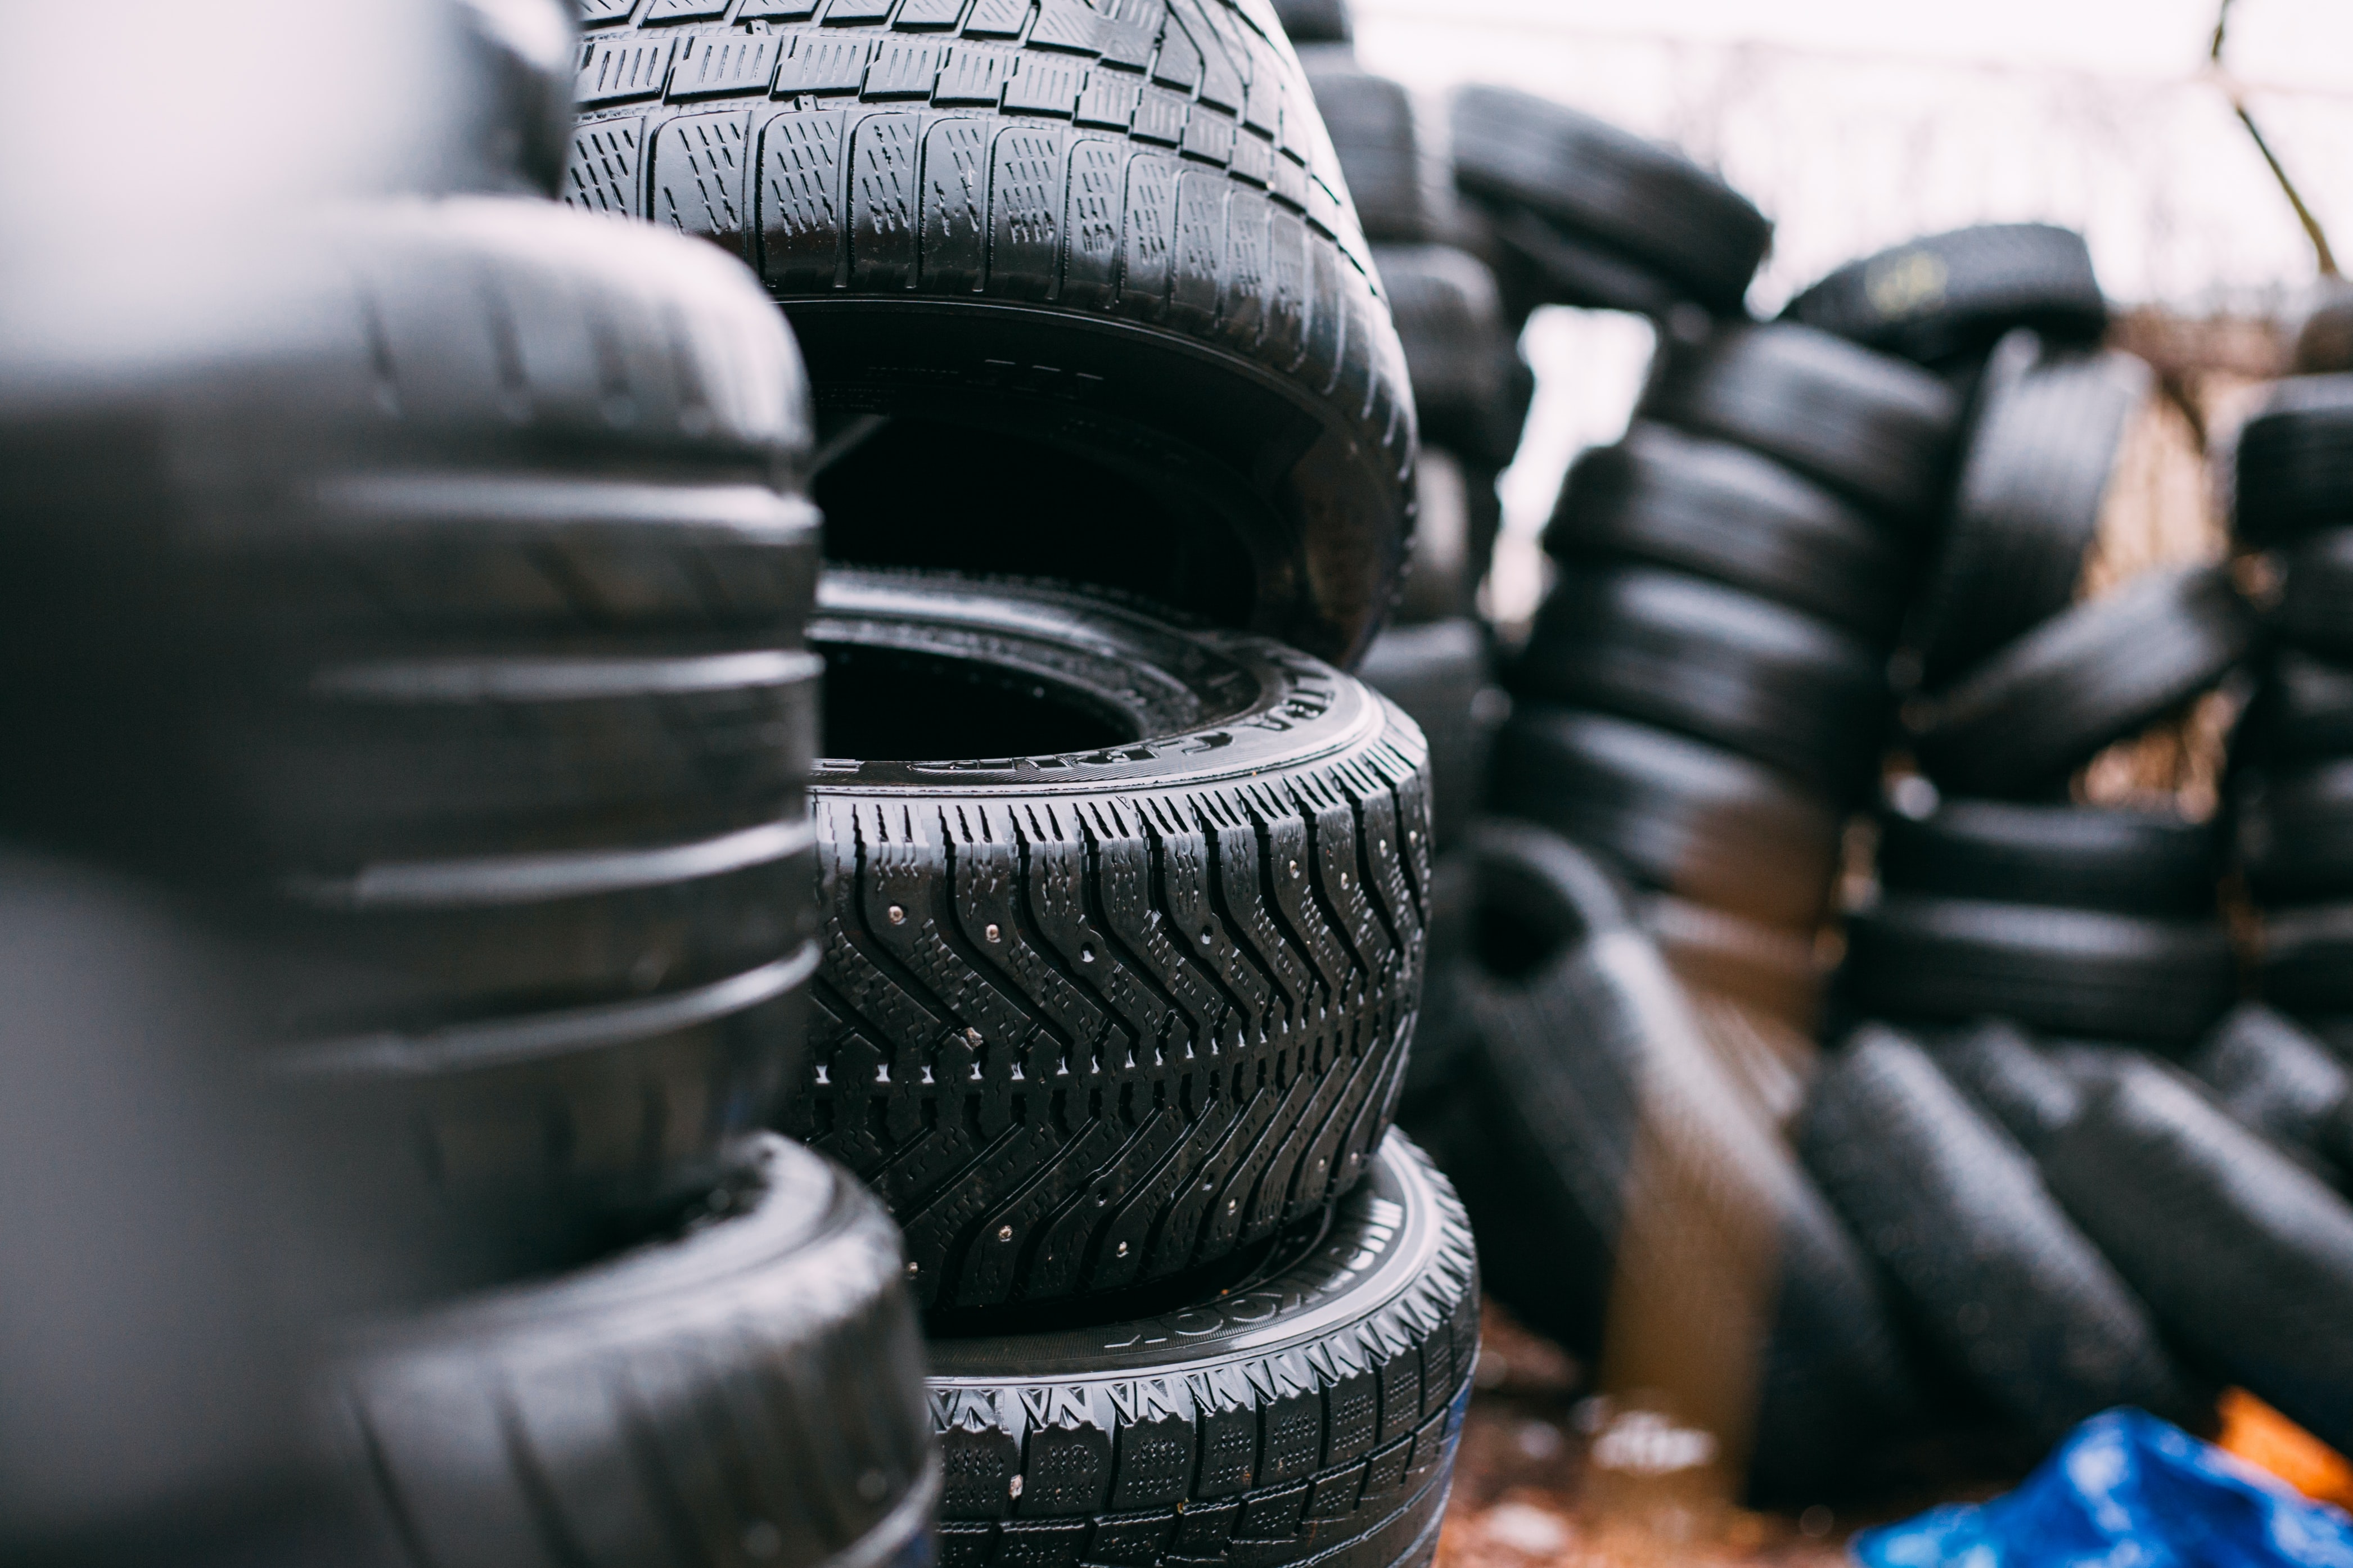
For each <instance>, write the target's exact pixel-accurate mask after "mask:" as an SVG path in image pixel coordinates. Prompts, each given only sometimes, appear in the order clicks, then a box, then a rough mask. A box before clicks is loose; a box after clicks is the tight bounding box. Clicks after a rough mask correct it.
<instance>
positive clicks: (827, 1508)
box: [331, 1137, 940, 1568]
mask: <svg viewBox="0 0 2353 1568" xmlns="http://www.w3.org/2000/svg"><path fill="white" fill-rule="evenodd" d="M337 1348H338V1352H339V1356H338V1364H337V1367H336V1370H335V1374H334V1376H333V1377H332V1380H331V1387H332V1394H333V1399H334V1405H335V1414H336V1416H337V1418H338V1424H337V1430H338V1431H339V1433H340V1434H341V1435H342V1436H343V1440H344V1443H345V1447H346V1451H347V1453H348V1456H349V1459H350V1465H351V1472H352V1478H353V1483H354V1485H355V1487H356V1488H357V1489H359V1490H361V1491H362V1492H363V1493H364V1495H365V1496H366V1497H367V1499H368V1500H369V1501H370V1503H371V1505H372V1507H373V1509H374V1510H375V1517H376V1520H377V1523H378V1526H379V1529H380V1531H381V1532H382V1534H383V1536H384V1538H385V1542H386V1543H387V1545H389V1546H390V1547H391V1548H392V1552H391V1555H392V1556H393V1557H394V1559H395V1560H396V1561H398V1562H401V1563H413V1564H417V1565H419V1568H422V1565H423V1564H427V1563H431V1564H436V1565H438V1568H476V1565H479V1568H491V1565H494V1564H495V1565H497V1568H568V1565H570V1564H574V1563H581V1562H596V1563H628V1562H665V1563H686V1564H697V1565H699V1564H712V1565H713V1568H715V1565H717V1564H721V1563H740V1562H743V1561H744V1560H745V1559H746V1558H749V1559H752V1560H754V1561H756V1560H760V1559H775V1560H776V1561H780V1562H787V1563H824V1564H838V1565H839V1568H919V1565H920V1564H922V1563H926V1562H928V1561H930V1560H931V1554H932V1540H931V1536H932V1519H931V1515H932V1510H933V1509H934V1506H935V1504H936V1502H937V1500H938V1497H939V1493H940V1468H939V1460H938V1458H937V1456H936V1455H935V1454H934V1451H933V1448H932V1445H931V1442H930V1440H929V1433H928V1432H927V1430H926V1423H925V1418H924V1411H923V1346H922V1344H921V1342H920V1341H919V1339H918V1336H917V1331H916V1322H915V1315H914V1313H913V1310H911V1307H910V1304H909V1301H908V1298H907V1292H906V1289H905V1284H904V1272H903V1269H902V1265H901V1262H900V1253H899V1247H898V1239H897V1237H896V1236H895V1235H894V1234H893V1233H892V1228H891V1224H890V1222H889V1220H887V1219H886V1218H884V1217H883V1215H882V1212H881V1206H880V1205H877V1204H876V1203H875V1202H874V1200H873V1199H872V1198H871V1197H870V1196H869V1195H867V1194H865V1193H864V1192H862V1191H861V1190H860V1188H859V1187H858V1186H857V1184H855V1183H853V1182H851V1181H850V1180H849V1177H848V1176H847V1175H846V1174H845V1173H843V1172H841V1171H840V1170H839V1168H838V1167H835V1166H833V1165H831V1164H829V1163H827V1162H825V1161H823V1160H820V1159H818V1158H816V1157H815V1156H813V1155H811V1154H810V1153H809V1152H807V1150H804V1149H799V1148H796V1147H794V1146H793V1145H791V1144H788V1143H786V1142H784V1140H782V1139H779V1138H775V1137H767V1138H763V1139H760V1140H757V1141H755V1142H754V1143H753V1144H752V1145H750V1146H749V1147H748V1148H747V1149H746V1150H745V1151H744V1152H743V1153H742V1154H741V1155H740V1156H739V1159H738V1162H737V1163H736V1165H735V1167H734V1169H733V1172H732V1173H731V1175H730V1179H729V1180H728V1182H727V1184H725V1185H723V1186H722V1187H720V1188H719V1189H718V1190H717V1192H716V1193H715V1194H712V1196H711V1197H710V1198H708V1199H707V1200H706V1201H705V1202H704V1204H703V1205H702V1206H701V1208H700V1210H699V1211H698V1213H697V1214H696V1215H695V1216H694V1217H692V1218H691V1220H690V1221H688V1222H687V1223H684V1224H682V1225H681V1226H678V1227H677V1229H676V1230H675V1232H674V1233H673V1234H671V1235H670V1236H669V1237H665V1238H663V1239H660V1240H657V1241H653V1242H649V1243H647V1244H645V1245H643V1246H640V1247H637V1248H635V1249H633V1250H631V1251H628V1252H625V1253H623V1254H621V1255H620V1256H618V1257H617V1258H611V1259H609V1260H607V1261H606V1262H603V1263H600V1264H598V1265H596V1267H595V1268H589V1269H586V1270H583V1271H581V1272H579V1273H576V1274H571V1275H566V1276H564V1277H561V1278H558V1279H551V1280H547V1281H544V1282H541V1283H534V1284H531V1285H524V1286H518V1287H515V1288H513V1289H508V1290H504V1291H501V1292H498V1293H495V1294H491V1295H486V1296H481V1297H477V1298H471V1299H468V1300H460V1301H458V1302H454V1303H452V1304H450V1305H448V1306H447V1307H444V1308H440V1309H438V1310H434V1311H432V1312H429V1313H426V1314H423V1315H421V1316H418V1317H416V1318H413V1319H407V1320H396V1321H381V1322H376V1323H373V1324H370V1325H367V1326H365V1327H364V1328H362V1329H358V1330H355V1331H352V1332H351V1333H349V1334H348V1335H347V1336H346V1337H345V1338H344V1340H343V1342H340V1344H339V1345H338V1347H337Z"/></svg>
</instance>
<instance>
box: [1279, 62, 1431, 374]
mask: <svg viewBox="0 0 2353 1568" xmlns="http://www.w3.org/2000/svg"><path fill="white" fill-rule="evenodd" d="M1300 64H1301V65H1302V66H1303V68H1305V70H1306V72H1307V85H1308V88H1309V89H1310V90H1311V91H1313V92H1314V96H1315V111H1316V112H1317V113H1318V114H1320V115H1322V116H1323V117H1324V130H1325V131H1326V132H1328V133H1329V134H1330V136H1331V138H1332V150H1333V152H1334V153H1336V154H1338V156H1339V160H1340V173H1341V174H1342V176H1343V177H1344V178H1345V180H1346V181H1347V187H1348V196H1349V199H1350V201H1351V202H1352V203H1353V204H1354V205H1355V206H1356V221H1357V222H1358V223H1359V224H1361V225H1362V226H1363V227H1364V233H1365V237H1366V239H1367V240H1369V241H1371V242H1372V243H1373V244H1374V245H1376V246H1379V245H1427V244H1429V243H1430V241H1431V240H1433V239H1435V238H1437V237H1438V236H1439V234H1440V231H1441V230H1442V228H1443V227H1444V224H1443V220H1442V217H1441V215H1440V214H1439V213H1437V212H1434V211H1432V210H1431V205H1432V197H1433V195H1435V193H1433V191H1432V190H1431V188H1430V182H1429V180H1428V178H1427V177H1426V169H1427V163H1428V159H1427V156H1426V154H1425V153H1424V151H1423V148H1422V144H1421V131H1420V126H1419V120H1418V118H1417V117H1416V115H1415V113H1414V103H1413V95H1412V94H1411V93H1410V92H1409V91H1407V90H1406V88H1405V84H1404V83H1402V82H1399V81H1396V80H1393V79H1390V78H1388V77H1385V76H1380V75H1377V74H1376V73H1375V72H1372V71H1368V70H1366V69H1365V68H1362V67H1361V66H1359V65H1357V64H1356V59H1355V57H1354V55H1353V54H1349V55H1345V56H1342V57H1340V58H1331V57H1330V56H1329V55H1326V54H1324V53H1314V52H1311V53H1310V54H1307V55H1304V56H1302V57H1301V59H1300ZM1374 259H1375V260H1376V262H1377V261H1378V259H1379V252H1378V251H1375V252H1374ZM1377 275H1378V276H1379V278H1380V279H1381V281H1382V282H1383V283H1384V284H1386V283H1387V282H1388V273H1387V272H1386V271H1379V272H1378V273H1377ZM1384 292H1386V290H1384ZM1390 303H1391V305H1392V306H1393V307H1394V305H1395V303H1396V301H1395V300H1394V298H1392V299H1391V301H1390ZM1408 363H1410V361H1409V362H1408Z"/></svg>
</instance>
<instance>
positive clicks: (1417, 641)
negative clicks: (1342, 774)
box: [1356, 620, 1510, 853]
mask: <svg viewBox="0 0 2353 1568" xmlns="http://www.w3.org/2000/svg"><path fill="white" fill-rule="evenodd" d="M1356 673H1357V677H1358V679H1362V680H1363V681H1364V683H1365V684H1366V685H1367V686H1369V687H1371V688H1372V689H1374V690H1376V691H1377V692H1379V693H1380V694H1381V695H1382V696H1384V697H1386V698H1388V700H1390V701H1392V702H1394V703H1396V704H1397V705H1398V707H1399V708H1402V709H1404V710H1405V714H1406V717H1407V718H1409V719H1411V720H1412V721H1414V722H1415V723H1416V724H1417V725H1419V726H1420V729H1421V732H1422V735H1423V737H1424V739H1425V740H1427V741H1428V742H1429V744H1430V843H1431V845H1432V847H1433V848H1434V849H1435V850H1436V851H1437V852H1440V853H1442V852H1444V851H1446V850H1448V849H1451V848H1453V847H1455V846H1457V845H1459V844H1461V842H1462V841H1463V839H1464V838H1465V837H1467V836H1468V835H1469V833H1470V831H1471V825H1472V822H1473V821H1474V820H1475V819H1476V818H1477V817H1478V816H1479V815H1480V813H1482V811H1483V810H1485V808H1486V805H1487V768H1488V763H1489V761H1490V759H1491V758H1492V756H1493V752H1494V749H1495V731H1497V730H1498V729H1500V728H1501V727H1502V723H1503V718H1504V712H1505V711H1507V710H1508V709H1509V707H1510V703H1509V700H1507V699H1505V698H1504V694H1503V693H1502V692H1501V691H1498V690H1497V689H1495V688H1494V685H1493V681H1492V680H1491V679H1490V677H1489V675H1488V672H1487V631H1486V628H1485V627H1484V626H1481V625H1480V624H1479V623H1478V622H1476V621H1472V620H1451V621H1437V622H1433V623H1432V624H1430V625H1429V626H1394V627H1391V628H1390V629H1389V630H1388V631H1386V632H1384V633H1382V634H1381V638H1380V640H1379V641H1378V642H1376V643H1375V644H1373V648H1372V651H1371V652H1370V653H1368V654H1366V656H1365V662H1364V663H1363V665H1361V666H1360V667H1358V668H1357V672H1356Z"/></svg>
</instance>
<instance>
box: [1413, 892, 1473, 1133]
mask: <svg viewBox="0 0 2353 1568" xmlns="http://www.w3.org/2000/svg"><path fill="white" fill-rule="evenodd" d="M1477 884H1478V873H1477V868H1475V867H1474V866H1473V865H1472V860H1471V857H1470V856H1469V855H1468V854H1466V853H1463V852H1461V851H1457V852H1455V853H1453V854H1449V855H1440V856H1439V857H1438V858H1436V859H1434V860H1432V861H1431V862H1430V964H1429V975H1430V978H1429V979H1428V981H1427V982H1426V983H1425V984H1423V985H1422V988H1421V1012H1420V1015H1419V1016H1418V1017H1417V1018H1416V1019H1415V1020H1414V1026H1413V1048H1412V1050H1411V1052H1410V1054H1409V1056H1408V1058H1407V1059H1406V1064H1405V1092H1404V1094H1403V1095H1402V1096H1401V1097H1400V1098H1399V1100H1398V1124H1399V1125H1400V1126H1402V1127H1404V1128H1406V1129H1407V1130H1408V1131H1412V1130H1413V1129H1414V1128H1415V1127H1416V1126H1418V1125H1419V1124H1420V1123H1421V1122H1423V1121H1426V1120H1428V1116H1427V1114H1426V1113H1427V1112H1429V1111H1430V1110H1433V1109H1434V1108H1440V1107H1442V1106H1443V1105H1445V1104H1446V1103H1448V1102H1451V1100H1454V1099H1455V1098H1457V1090H1458V1089H1460V1088H1461V1083H1462V1079H1463V1075H1464V1072H1465V1070H1466V1068H1467V1064H1468V1061H1469V1058H1470V1055H1471V1053H1472V1051H1473V1050H1474V1049H1476V1048H1477V1037H1476V1034H1477V1027H1478V1026H1477V1023H1476V1021H1475V1020H1473V1019H1472V1016H1471V1004H1470V1001H1469V999H1468V998H1467V997H1466V996H1464V994H1463V991H1462V986H1463V977H1464V976H1465V975H1466V974H1467V973H1469V971H1468V970H1467V968H1466V967H1465V965H1466V964H1467V963H1468V962H1469V960H1470V955H1471V944H1472V940H1473V937H1474V935H1475V932H1474V931H1473V929H1472V917H1473V915H1474V913H1475V901H1476V893H1477Z"/></svg>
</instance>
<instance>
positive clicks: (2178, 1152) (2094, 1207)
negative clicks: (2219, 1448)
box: [2042, 1058, 2353, 1447]
mask: <svg viewBox="0 0 2353 1568" xmlns="http://www.w3.org/2000/svg"><path fill="white" fill-rule="evenodd" d="M2105 1078H2106V1081H2105V1082H2103V1083H2100V1084H2097V1085H2095V1086H2094V1087H2093V1088H2091V1089H2088V1090H2087V1092H2086V1093H2085V1096H2084V1106H2083V1109H2082V1110H2081V1111H2080V1112H2079V1113H2078V1114H2077V1116H2076V1117H2075V1119H2074V1121H2072V1122H2071V1123H2069V1124H2068V1125H2067V1126H2066V1127H2065V1128H2063V1130H2061V1131H2059V1132H2058V1133H2056V1134H2054V1135H2053V1136H2052V1139H2051V1140H2050V1142H2048V1143H2047V1144H2046V1145H2045V1146H2044V1148H2043V1150H2042V1173H2043V1179H2044V1181H2045V1182H2047V1183H2048V1184H2050V1186H2051V1189H2052V1192H2054V1193H2055V1194H2058V1197H2059V1201H2060V1202H2061V1203H2062V1204H2063V1205H2066V1208H2067V1212H2068V1213H2069V1214H2070V1215H2073V1217H2074V1219H2075V1222H2076V1224H2078V1225H2080V1226H2083V1228H2084V1232H2085V1234H2087V1235H2088V1236H2090V1237H2091V1238H2092V1239H2093V1240H2094V1242H2096V1243H2098V1245H2099V1247H2100V1250H2101V1251H2103V1252H2105V1254H2107V1257H2108V1261H2109V1262H2110V1263H2112V1264H2114V1265H2115V1266H2116V1272H2118V1273H2119V1274H2122V1275H2123V1276H2124V1277H2125V1279H2126V1281H2127V1282H2128V1283H2130V1284H2131V1285H2132V1287H2133V1288H2134V1289H2136V1290H2137V1291H2138V1292H2139V1293H2140V1295H2141V1298H2142V1299H2143V1300H2146V1301H2147V1302H2148V1304H2149V1306H2150V1307H2151V1308H2152V1309H2154V1310H2155V1311H2156V1312H2157V1315H2158V1321H2161V1322H2162V1323H2164V1325H2165V1326H2166V1328H2167V1330H2168V1331H2169V1332H2170V1333H2171V1334H2172V1335H2173V1336H2174V1337H2175V1338H2176V1339H2177V1340H2178V1341H2179V1342H2181V1343H2182V1344H2183V1345H2185V1346H2186V1347H2187V1348H2188V1350H2189V1351H2190V1352H2194V1353H2195V1354H2197V1355H2198V1356H2199V1357H2200V1358H2201V1359H2203V1360H2205V1361H2207V1362H2209V1363H2211V1364H2212V1365H2213V1366H2214V1367H2215V1368H2217V1369H2218V1370H2219V1371H2221V1373H2223V1374H2224V1375H2225V1376H2226V1377H2227V1378H2228V1379H2229V1380H2230V1381H2231V1382H2232V1383H2235V1384H2238V1385H2239V1386H2240V1387H2242V1388H2244V1389H2246V1390H2248V1391H2249V1392H2250V1393H2252V1394H2255V1395H2256V1396H2257V1397H2258V1398H2260V1399H2263V1400H2264V1401H2266V1402H2268V1403H2269V1404H2270V1405H2273V1406H2274V1408H2275V1409H2277V1410H2279V1411H2280V1412H2281V1413H2282V1414H2284V1415H2286V1416H2287V1417H2288V1418H2289V1419H2290V1420H2292V1421H2294V1422H2295V1423H2297V1424H2298V1425H2299V1426H2303V1427H2304V1428H2305V1429H2306V1431H2308V1432H2310V1433H2312V1434H2313V1436H2316V1437H2318V1438H2319V1439H2320V1440H2321V1441H2322V1442H2324V1443H2327V1444H2329V1445H2330V1446H2331V1447H2343V1446H2344V1445H2345V1444H2347V1443H2348V1442H2353V1310H2348V1304H2353V1207H2348V1205H2347V1204H2346V1201H2345V1200H2344V1199H2343V1198H2341V1197H2339V1196H2338V1195H2337V1194H2335V1193H2333V1192H2331V1191H2329V1190H2328V1188H2327V1187H2326V1186H2325V1185H2323V1184H2321V1183H2320V1182H2319V1181H2318V1180H2317V1179H2316V1178H2315V1177H2313V1176H2312V1175H2310V1174H2308V1173H2306V1172H2305V1171H2304V1170H2302V1169H2301V1168H2300V1167H2298V1166H2297V1165H2296V1164H2295V1163H2294V1162H2293V1161H2291V1160H2289V1159H2288V1158H2287V1157H2286V1156H2284V1155H2283V1154H2281V1153H2280V1152H2278V1151H2276V1150H2274V1149H2273V1148H2272V1147H2271V1146H2270V1145H2269V1144H2267V1143H2265V1142H2263V1140H2262V1139H2261V1138H2259V1137H2257V1136H2256V1135H2255V1134H2254V1133H2253V1132H2250V1131H2247V1130H2246V1129H2244V1128H2242V1127H2241V1126H2240V1125H2239V1124H2238V1123H2237V1122H2235V1121H2232V1120H2231V1119H2230V1117H2229V1116H2227V1115H2226V1114H2224V1113H2223V1112H2222V1110H2220V1109H2219V1108H2218V1107H2216V1106H2215V1105H2213V1104H2212V1103H2211V1101H2209V1100H2206V1099H2205V1098H2204V1097H2203V1096H2202V1095H2200V1093H2199V1092H2198V1090H2196V1089H2194V1088H2192V1087H2191V1086H2190V1084H2189V1081H2188V1080H2187V1079H2182V1078H2180V1077H2179V1075H2177V1074H2174V1073H2172V1072H2169V1071H2168V1070H2167V1069H2165V1068H2160V1067H2158V1065H2157V1064H2155V1063H2152V1062H2147V1061H2141V1060H2134V1059H2131V1058H2126V1059H2125V1060H2124V1061H2121V1062H2119V1063H2117V1064H2116V1065H2115V1066H2114V1067H2113V1068H2112V1069H2111V1071H2110V1072H2109V1073H2108V1074H2107V1075H2105Z"/></svg>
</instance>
